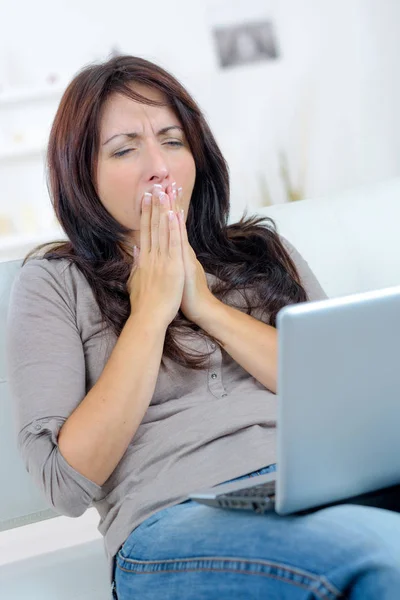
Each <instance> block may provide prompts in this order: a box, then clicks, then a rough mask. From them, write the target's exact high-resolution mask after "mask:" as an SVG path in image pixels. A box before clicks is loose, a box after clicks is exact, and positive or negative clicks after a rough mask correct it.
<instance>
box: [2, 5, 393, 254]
mask: <svg viewBox="0 0 400 600" xmlns="http://www.w3.org/2000/svg"><path fill="white" fill-rule="evenodd" d="M120 53H123V54H125V53H127V54H134V55H138V56H141V57H143V58H147V59H149V60H152V61H154V62H156V63H158V64H160V65H161V66H163V67H164V68H166V69H167V70H169V71H171V72H172V73H173V74H174V75H175V76H176V77H177V78H178V79H179V80H180V81H181V82H182V83H183V84H184V85H185V86H186V87H187V88H188V90H189V91H190V92H191V93H192V94H193V96H194V97H195V99H196V100H197V102H198V103H199V104H200V107H201V108H202V109H203V111H204V113H205V115H206V117H207V119H208V121H209V124H210V126H211V129H212V130H213V132H214V134H215V136H216V139H217V141H218V143H219V145H220V147H221V149H222V152H223V153H224V155H225V157H226V159H227V161H228V164H229V167H230V173H231V186H232V195H231V212H232V213H233V214H237V215H238V216H240V215H241V213H242V211H243V209H244V208H245V207H246V206H247V207H251V208H254V209H256V208H257V207H259V206H266V205H269V204H277V203H283V202H291V201H298V200H301V199H304V198H315V199H316V201H317V199H318V197H322V196H327V195H330V194H334V193H336V192H341V191H342V190H345V189H347V188H350V187H354V186H358V185H369V184H372V183H375V182H377V181H380V180H384V179H388V178H391V177H395V176H396V175H400V160H399V156H400V109H399V106H400V75H399V70H398V68H397V64H396V63H397V61H398V58H397V59H396V56H397V57H398V56H399V55H400V2H399V1H398V0H300V1H299V0H275V1H271V0H214V1H213V0H169V2H161V0H148V1H147V2H143V3H142V2H132V0H131V1H128V0H115V1H114V2H112V3H109V2H106V1H105V0H68V2H62V1H61V0H37V1H36V2H34V3H28V2H24V3H18V2H15V3H11V2H5V1H4V2H2V3H1V5H0V189H1V193H0V260H7V259H10V258H14V257H19V255H20V253H21V248H22V247H27V246H29V245H31V246H33V245H34V244H36V243H40V242H41V241H47V240H52V239H54V238H56V237H59V232H60V231H61V230H60V229H59V227H58V226H57V223H56V221H55V217H54V215H53V212H52V207H51V203H50V200H49V197H48V194H47V188H46V179H45V169H44V155H45V150H46V143H47V138H48V134H49V129H50V126H51V122H52V119H53V117H54V115H55V112H56V109H57V106H58V103H59V101H60V98H61V96H62V93H63V91H64V89H65V87H66V85H67V84H68V82H69V81H70V80H71V79H72V77H73V76H74V75H75V73H76V72H77V71H78V70H79V69H81V68H82V67H83V66H84V65H86V64H88V63H91V62H93V61H100V60H105V59H107V58H108V57H110V56H112V55H114V54H120Z"/></svg>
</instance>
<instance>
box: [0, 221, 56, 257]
mask: <svg viewBox="0 0 400 600" xmlns="http://www.w3.org/2000/svg"><path fill="white" fill-rule="evenodd" d="M65 239H66V235H65V233H64V232H63V230H62V229H61V228H57V227H54V228H53V229H49V230H48V231H43V232H40V233H29V234H27V233H21V234H16V235H7V236H0V262H4V261H7V260H16V259H20V258H24V257H25V255H26V254H27V253H28V252H29V251H30V250H33V248H35V247H36V246H38V245H39V244H44V243H45V242H53V241H55V240H65Z"/></svg>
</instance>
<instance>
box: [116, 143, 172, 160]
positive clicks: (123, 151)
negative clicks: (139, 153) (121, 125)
mask: <svg viewBox="0 0 400 600" xmlns="http://www.w3.org/2000/svg"><path fill="white" fill-rule="evenodd" d="M163 146H174V147H176V148H179V147H182V146H183V143H182V142H178V141H176V140H170V141H169V142H165V143H164V144H163ZM134 150H135V148H127V149H126V150H120V152H115V153H114V156H117V157H120V156H125V154H128V152H132V151H134Z"/></svg>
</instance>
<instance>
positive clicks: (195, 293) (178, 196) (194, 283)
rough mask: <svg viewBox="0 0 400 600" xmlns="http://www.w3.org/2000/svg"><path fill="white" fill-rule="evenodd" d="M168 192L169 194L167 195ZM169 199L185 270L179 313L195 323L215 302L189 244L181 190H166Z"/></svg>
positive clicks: (201, 268) (202, 270)
mask: <svg viewBox="0 0 400 600" xmlns="http://www.w3.org/2000/svg"><path fill="white" fill-rule="evenodd" d="M168 192H169V193H168ZM167 193H168V196H169V197H170V202H171V210H174V211H175V212H176V213H177V214H178V220H179V225H180V231H181V248H182V257H183V264H184V268H185V283H184V287H183V294H182V302H181V306H180V308H181V311H182V312H183V314H184V315H185V317H186V318H187V319H189V321H192V322H193V323H196V322H197V321H198V320H199V319H200V318H201V317H202V315H203V314H205V311H208V310H209V306H210V304H211V303H212V302H214V301H215V298H214V296H213V294H212V292H211V291H210V290H209V288H208V283H207V277H206V274H205V272H204V269H203V267H202V265H201V263H200V262H199V261H198V260H197V257H196V254H195V251H194V250H193V248H192V246H191V245H190V243H189V240H188V235H187V229H186V220H185V215H184V214H183V212H181V210H182V211H183V208H182V207H183V190H182V188H178V190H175V189H174V188H173V187H172V186H171V189H169V188H167Z"/></svg>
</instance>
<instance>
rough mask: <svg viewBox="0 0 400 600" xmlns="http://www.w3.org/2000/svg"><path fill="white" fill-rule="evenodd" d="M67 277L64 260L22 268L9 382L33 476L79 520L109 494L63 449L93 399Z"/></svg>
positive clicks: (13, 311)
mask: <svg viewBox="0 0 400 600" xmlns="http://www.w3.org/2000/svg"><path fill="white" fill-rule="evenodd" d="M55 263H59V264H57V266H56V265H55ZM63 264H64V268H63ZM64 273H65V262H64V261H48V260H45V259H37V260H31V261H29V262H28V263H27V264H26V265H24V266H23V267H22V268H21V270H20V272H19V274H18V276H17V278H16V280H15V282H14V285H13V289H12V293H11V299H10V307H9V313H8V319H7V339H6V348H7V349H6V357H7V377H8V381H9V386H10V392H11V397H12V401H13V406H14V415H15V421H16V428H17V435H18V448H19V452H20V454H21V456H22V459H23V462H24V464H25V468H26V470H27V471H28V473H29V474H30V476H31V477H32V478H33V480H34V482H35V484H36V485H37V486H38V488H39V489H40V490H41V492H42V493H43V494H44V496H45V498H46V501H47V502H48V504H49V505H50V506H51V507H52V508H53V509H54V510H55V511H57V512H58V513H60V514H63V515H66V516H70V517H78V516H80V515H82V514H83V513H84V512H85V510H86V509H87V508H88V507H89V505H90V504H91V503H92V501H93V500H99V499H101V497H102V496H103V490H102V488H101V487H100V486H98V485H97V484H96V483H95V482H93V481H90V480H89V479H87V478H86V477H85V476H83V475H82V474H81V473H79V472H78V471H76V470H75V469H73V468H72V466H71V465H70V464H69V463H68V462H67V461H66V460H65V458H64V457H63V455H62V454H61V452H60V450H59V447H58V441H57V438H58V433H59V431H60V429H61V427H62V425H63V424H64V423H65V421H66V420H67V419H68V417H69V416H70V414H71V413H72V412H73V411H74V410H75V408H76V407H77V406H78V404H79V403H80V402H81V401H82V400H83V398H84V397H85V395H86V377H85V358H84V351H83V345H82V340H81V337H80V335H79V331H78V327H77V324H76V318H75V312H74V302H73V300H72V294H70V293H69V292H68V289H67V288H68V286H67V284H66V278H65V276H64Z"/></svg>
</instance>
